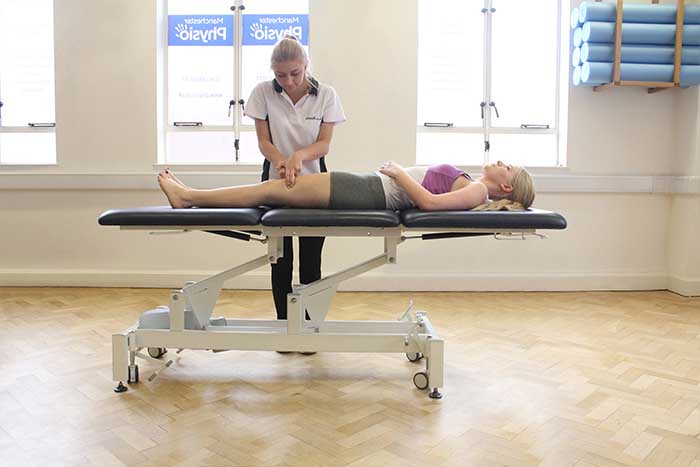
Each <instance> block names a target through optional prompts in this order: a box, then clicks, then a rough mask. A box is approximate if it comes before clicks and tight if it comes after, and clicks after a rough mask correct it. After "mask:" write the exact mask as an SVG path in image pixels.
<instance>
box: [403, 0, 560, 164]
mask: <svg viewBox="0 0 700 467" xmlns="http://www.w3.org/2000/svg"><path fill="white" fill-rule="evenodd" d="M419 1H421V0H419ZM496 1H498V0H496ZM569 8H570V6H569V5H568V0H558V1H557V2H556V9H557V12H556V13H557V16H556V18H557V25H556V36H557V37H556V59H555V74H556V79H555V83H556V84H555V89H554V93H555V104H554V106H555V108H554V118H553V121H554V126H553V127H550V128H546V129H545V128H523V127H520V128H517V127H507V126H496V125H493V124H492V122H493V121H494V120H495V118H494V116H493V115H492V105H491V104H492V103H493V99H492V95H491V84H492V70H491V62H492V57H493V49H492V38H493V34H492V24H493V14H494V13H496V12H497V10H496V8H495V7H494V0H483V7H482V10H481V11H482V14H483V15H484V29H483V39H484V42H483V66H482V73H483V94H482V99H483V100H482V102H481V105H482V110H483V117H482V126H481V127H477V126H455V125H453V124H450V123H449V122H446V123H445V124H442V125H443V126H434V125H429V122H424V123H423V124H419V123H418V122H416V140H417V139H418V136H419V134H421V133H435V134H455V133H458V134H483V136H484V151H483V157H482V163H483V164H488V163H490V162H491V161H490V159H489V146H490V136H491V135H492V134H522V135H535V134H540V135H542V134H554V135H556V148H557V149H556V155H555V159H554V160H555V162H554V164H552V165H529V166H530V167H538V168H544V169H552V168H566V167H567V158H566V138H567V131H566V126H567V123H568V122H567V110H568V87H567V86H564V84H566V83H568V55H565V54H566V53H567V51H568V49H569V42H568V41H569V36H568V29H565V27H566V26H568V16H569V13H568V9H569ZM420 32H421V31H420V23H419V29H418V41H419V43H420ZM418 62H420V57H419V61H418ZM420 92H421V91H420V89H418V92H417V95H418V94H420ZM419 104H420V103H419V102H418V99H416V105H417V106H418V105H419ZM475 111H476V109H475ZM438 125H441V124H438ZM446 125H449V126H446ZM416 148H417V145H416ZM417 157H418V152H417V151H416V158H417ZM435 162H438V161H437V160H436V161H435ZM526 165H527V164H526ZM464 166H471V165H470V164H464Z"/></svg>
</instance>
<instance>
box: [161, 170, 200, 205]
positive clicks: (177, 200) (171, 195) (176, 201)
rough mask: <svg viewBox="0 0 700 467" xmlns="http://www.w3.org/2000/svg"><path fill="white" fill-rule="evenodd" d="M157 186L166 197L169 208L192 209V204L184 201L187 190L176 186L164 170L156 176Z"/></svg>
mask: <svg viewBox="0 0 700 467" xmlns="http://www.w3.org/2000/svg"><path fill="white" fill-rule="evenodd" d="M158 184H159V185H160V189H161V190H163V193H165V196H167V197H168V201H169V202H170V206H172V207H174V208H177V209H181V208H191V207H192V203H188V202H187V201H185V197H186V194H187V193H186V192H187V189H186V188H184V187H182V186H181V185H178V184H177V183H176V182H175V181H174V180H173V179H171V178H170V177H169V176H168V175H167V174H166V173H165V171H164V170H163V171H161V172H160V173H159V174H158Z"/></svg>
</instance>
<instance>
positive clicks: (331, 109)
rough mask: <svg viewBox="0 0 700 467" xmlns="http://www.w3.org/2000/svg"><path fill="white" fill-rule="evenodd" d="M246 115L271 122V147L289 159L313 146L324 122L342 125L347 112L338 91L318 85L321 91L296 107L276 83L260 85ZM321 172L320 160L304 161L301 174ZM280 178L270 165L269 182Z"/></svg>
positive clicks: (308, 95) (299, 102) (252, 96)
mask: <svg viewBox="0 0 700 467" xmlns="http://www.w3.org/2000/svg"><path fill="white" fill-rule="evenodd" d="M245 114H246V115H247V116H249V117H251V118H255V119H258V120H265V119H267V120H268V123H269V125H270V135H271V137H272V144H274V145H275V147H276V148H277V149H278V150H279V151H280V152H281V153H282V154H283V155H284V156H285V157H289V156H290V155H292V153H293V152H294V151H296V150H298V149H301V148H305V147H306V146H309V145H311V144H314V143H315V142H316V140H317V139H318V133H319V131H320V130H321V122H326V123H342V122H344V121H345V113H344V112H343V107H342V105H341V104H340V99H339V98H338V95H337V94H336V93H335V89H333V88H332V87H330V86H326V85H325V84H322V83H318V88H317V90H316V89H312V92H310V93H309V94H307V95H305V96H303V97H302V98H301V99H299V101H298V102H297V103H296V105H294V104H293V103H292V100H291V99H290V98H289V96H288V95H287V93H285V92H284V91H283V90H282V87H281V86H279V84H277V82H275V81H274V80H272V81H265V82H263V83H259V84H258V85H257V86H255V89H253V92H251V93H250V97H249V98H248V101H247V102H246V103H245ZM320 171H321V166H320V162H319V160H318V159H315V160H313V161H304V162H302V167H301V174H302V175H303V174H309V173H318V172H320ZM275 178H280V176H279V173H278V172H277V169H275V167H274V165H273V164H271V165H270V179H275Z"/></svg>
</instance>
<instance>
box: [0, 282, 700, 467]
mask: <svg viewBox="0 0 700 467" xmlns="http://www.w3.org/2000/svg"><path fill="white" fill-rule="evenodd" d="M409 298H412V299H413V300H414V301H415V302H416V309H422V310H426V311H428V314H429V316H430V318H431V321H432V322H433V323H434V325H435V326H436V328H437V330H438V332H439V333H440V334H441V336H442V337H443V338H444V339H445V342H446V344H445V387H444V389H443V394H444V398H443V399H442V400H440V401H434V400H431V399H429V398H428V397H427V395H426V393H425V392H421V391H419V390H417V389H416V388H415V387H414V386H413V384H412V381H411V378H412V376H413V374H414V373H415V372H416V371H418V369H419V368H421V366H420V365H418V364H413V363H410V362H408V361H407V359H406V358H405V356H403V355H401V354H341V353H328V354H316V355H314V356H302V355H298V354H290V355H280V354H277V353H274V352H222V353H211V352H204V351H185V352H183V353H182V354H181V356H180V360H179V361H178V362H177V363H175V364H174V365H173V366H172V367H170V368H169V369H168V370H166V371H165V372H164V373H163V374H162V375H161V376H159V377H158V378H156V379H155V380H154V381H152V382H148V381H147V376H148V374H149V373H150V371H149V370H152V369H154V368H155V366H153V365H151V364H150V363H144V362H140V363H139V366H140V370H141V382H140V383H139V384H137V385H133V386H132V388H131V389H130V390H129V391H128V392H126V393H123V394H115V393H114V392H113V391H112V389H113V387H114V383H113V382H112V381H111V334H112V333H113V332H117V331H121V330H123V329H124V328H126V327H127V326H129V325H130V324H132V323H133V322H134V321H136V319H137V318H138V316H139V314H140V313H141V312H142V311H144V310H147V309H150V308H153V307H155V306H157V305H162V304H167V291H166V290H157V289H77V288H0V465H1V466H12V467H30V466H42V467H43V466H122V465H126V466H143V467H145V466H200V465H201V466H269V467H282V466H285V467H287V466H288V467H292V466H304V467H315V466H322V467H335V466H337V467H340V466H348V467H371V466H408V467H411V466H416V467H417V466H445V467H450V466H514V467H515V466H518V467H520V466H556V467H566V466H577V467H588V466H632V465H643V466H674V467H681V466H692V467H700V299H691V298H683V297H680V296H677V295H674V294H672V293H668V292H639V293H607V292H600V293H599V292H593V293H410V294H408V293H340V294H338V296H337V297H336V298H335V299H334V302H333V306H332V311H331V313H330V315H329V319H395V318H396V317H397V316H398V315H400V314H401V312H402V311H403V309H404V308H405V306H406V304H407V302H408V300H409ZM215 315H224V316H228V317H263V318H267V317H270V316H272V300H271V297H270V294H269V292H256V291H225V292H224V293H223V296H222V300H220V302H219V305H218V306H217V310H216V312H215ZM169 355H170V354H169Z"/></svg>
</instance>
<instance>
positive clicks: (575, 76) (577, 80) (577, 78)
mask: <svg viewBox="0 0 700 467" xmlns="http://www.w3.org/2000/svg"><path fill="white" fill-rule="evenodd" d="M571 81H572V82H573V83H574V86H579V85H580V84H581V67H580V66H574V71H573V72H572V73H571Z"/></svg>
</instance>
